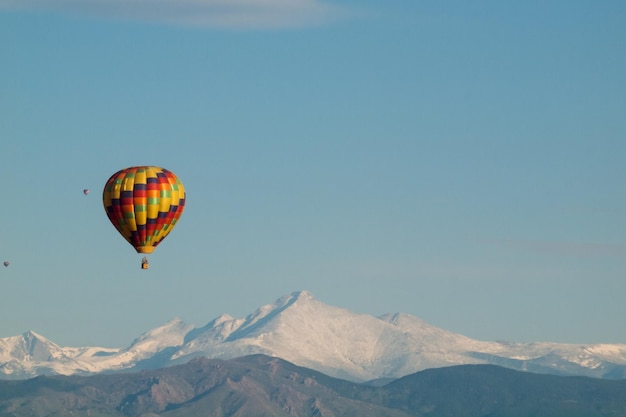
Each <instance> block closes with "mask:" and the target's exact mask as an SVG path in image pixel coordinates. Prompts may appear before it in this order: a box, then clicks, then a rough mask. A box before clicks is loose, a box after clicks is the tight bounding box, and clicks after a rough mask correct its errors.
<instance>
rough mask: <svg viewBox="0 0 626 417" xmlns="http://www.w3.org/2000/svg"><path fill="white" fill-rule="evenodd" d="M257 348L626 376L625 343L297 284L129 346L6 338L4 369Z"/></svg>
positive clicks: (395, 363) (82, 366) (371, 365)
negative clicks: (376, 308) (478, 326)
mask: <svg viewBox="0 0 626 417" xmlns="http://www.w3.org/2000/svg"><path fill="white" fill-rule="evenodd" d="M32 353H35V355H34V356H33V354H32ZM252 354H264V355H268V356H274V357H280V358H282V359H284V360H287V361H289V362H291V363H294V364H297V365H299V366H304V367H307V368H310V369H314V370H317V371H319V372H323V373H324V374H327V375H330V376H333V377H338V378H343V379H347V380H351V381H357V382H363V381H369V380H374V379H381V378H386V379H395V378H399V377H402V376H404V375H408V374H411V373H414V372H417V371H420V370H423V369H428V368H439V367H445V366H453V365H463V364H496V365H499V366H503V367H507V368H511V369H516V370H522V371H533V372H540V373H552V374H557V375H584V376H592V377H603V378H625V377H626V345H619V344H596V345H577V344H560V343H550V342H535V343H514V342H489V341H480V340H475V339H471V338H469V337H467V336H463V335H460V334H457V333H453V332H450V331H447V330H445V329H441V328H438V327H435V326H433V325H430V324H429V323H427V322H425V321H423V320H422V319H420V318H418V317H414V316H411V315H409V314H405V313H390V314H385V315H382V316H380V317H374V316H371V315H367V314H357V313H353V312H350V311H349V310H347V309H344V308H340V307H334V306H330V305H327V304H324V303H323V302H321V301H319V300H317V299H316V298H315V297H313V295H312V294H311V293H310V292H308V291H297V292H293V293H291V294H289V295H285V296H283V297H280V298H279V299H277V300H276V301H274V302H273V303H270V304H267V305H264V306H261V307H259V308H258V309H256V310H255V311H254V312H252V313H251V314H249V315H247V316H246V317H244V318H233V317H231V316H230V315H227V314H222V315H220V316H218V317H216V318H215V319H213V320H211V321H210V322H209V323H207V324H206V325H205V326H203V327H199V328H196V327H195V326H193V325H190V324H187V323H185V322H184V321H183V320H181V319H180V318H174V319H172V320H170V321H168V322H166V323H164V324H163V325H161V326H158V327H156V328H154V329H151V330H148V331H146V332H144V333H143V334H141V335H140V336H138V337H137V338H135V339H134V340H133V341H132V343H131V344H130V345H129V346H128V347H126V348H99V347H78V348H77V347H60V346H58V345H56V344H55V343H53V342H52V341H50V340H48V339H46V338H45V337H43V336H41V335H38V334H37V333H34V332H25V333H24V334H22V335H21V336H12V337H8V338H2V339H0V379H25V378H30V377H33V376H38V375H54V374H62V375H72V374H77V375H89V374H94V373H112V372H121V371H124V372H126V371H129V370H133V369H156V368H161V367H166V366H171V365H177V364H183V363H186V362H188V361H189V360H190V359H193V358H195V357H198V356H204V357H208V358H216V359H231V358H236V357H243V356H248V355H252Z"/></svg>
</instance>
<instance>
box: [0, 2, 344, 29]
mask: <svg viewBox="0 0 626 417" xmlns="http://www.w3.org/2000/svg"><path fill="white" fill-rule="evenodd" d="M2 10H5V11H6V10H13V11H31V12H57V13H65V14H74V15H84V16H93V17H98V18H107V19H121V20H135V21H145V22H154V23H164V24H170V25H179V26H197V27H215V28H229V29H278V28H295V27H307V26H317V25H322V24H326V23H330V22H333V21H336V20H339V19H342V18H346V17H348V15H349V12H348V10H347V9H345V8H343V7H340V6H338V5H335V4H331V3H328V2H324V1H320V0H0V11H2Z"/></svg>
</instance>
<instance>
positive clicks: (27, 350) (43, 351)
mask: <svg viewBox="0 0 626 417" xmlns="http://www.w3.org/2000/svg"><path fill="white" fill-rule="evenodd" d="M63 356H64V353H63V349H61V348H60V347H59V346H58V345H56V344H54V343H52V342H51V341H49V340H48V339H46V338H45V337H43V336H41V335H39V334H37V333H35V332H33V331H32V330H29V331H27V332H25V333H23V334H22V335H20V336H14V337H9V338H6V339H0V358H3V357H11V358H19V359H20V360H22V361H26V362H32V361H37V362H41V361H43V362H47V361H51V360H55V359H59V358H62V357H63Z"/></svg>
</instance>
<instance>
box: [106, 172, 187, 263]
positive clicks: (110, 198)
mask: <svg viewBox="0 0 626 417" xmlns="http://www.w3.org/2000/svg"><path fill="white" fill-rule="evenodd" d="M185 198H186V196H185V187H184V186H183V184H182V182H180V180H179V179H178V177H176V175H174V173H172V172H170V171H168V170H166V169H163V168H159V167H156V166H136V167H130V168H125V169H122V170H120V171H118V172H116V173H115V174H113V175H112V176H111V178H109V180H108V181H107V182H106V185H105V186H104V191H103V193H102V201H103V204H104V209H105V211H106V214H107V216H108V217H109V220H110V221H111V223H113V226H115V228H116V229H117V231H118V232H120V234H121V235H122V236H123V237H124V239H126V240H127V241H128V243H130V244H131V245H132V246H133V247H134V248H135V250H136V251H137V253H141V254H150V253H152V251H153V250H154V248H155V247H157V246H158V245H159V243H161V241H162V240H163V239H165V237H166V236H167V235H168V234H169V233H170V232H171V231H172V229H173V228H174V226H176V223H177V222H178V219H179V218H180V216H181V214H182V213H183V209H184V208H185ZM141 268H142V269H148V259H147V258H146V257H144V258H143V259H142V263H141Z"/></svg>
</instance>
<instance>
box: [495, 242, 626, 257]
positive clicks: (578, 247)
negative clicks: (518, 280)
mask: <svg viewBox="0 0 626 417" xmlns="http://www.w3.org/2000/svg"><path fill="white" fill-rule="evenodd" d="M489 243H491V244H497V245H504V246H509V247H512V248H516V249H521V250H525V251H531V252H536V253H543V254H548V255H559V256H571V257H577V258H581V257H626V245H616V244H607V243H591V242H567V241H542V240H506V239H503V240H493V241H489Z"/></svg>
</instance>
